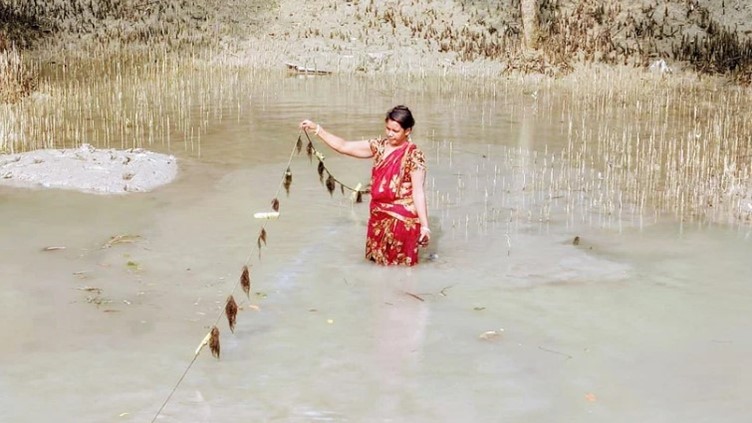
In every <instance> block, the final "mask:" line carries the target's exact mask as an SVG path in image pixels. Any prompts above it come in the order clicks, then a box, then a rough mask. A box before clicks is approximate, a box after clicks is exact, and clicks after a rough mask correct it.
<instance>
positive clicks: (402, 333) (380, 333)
mask: <svg viewBox="0 0 752 423" xmlns="http://www.w3.org/2000/svg"><path fill="white" fill-rule="evenodd" d="M389 273H392V272H389ZM393 273H397V272H393ZM400 273H401V274H399V275H395V274H393V275H390V276H391V278H389V277H386V278H384V279H383V280H382V281H380V282H383V283H379V284H378V285H377V286H374V287H373V290H374V292H373V295H372V296H373V301H374V302H375V304H374V309H375V310H376V313H375V315H374V324H375V328H374V340H373V341H374V343H375V354H376V357H375V364H376V366H377V368H376V369H374V370H375V372H376V374H377V377H378V381H377V382H378V384H379V385H378V386H379V389H378V393H379V396H378V398H374V400H375V401H376V404H378V412H379V414H380V415H381V416H382V417H383V418H384V419H385V420H387V419H390V418H395V417H397V416H400V415H401V414H402V412H401V410H402V408H403V407H404V406H403V403H404V402H408V403H411V402H415V401H416V396H417V394H418V391H419V389H420V387H419V383H418V381H417V380H416V377H417V374H418V370H419V368H418V365H419V364H420V359H421V357H422V349H423V342H424V339H425V333H426V327H427V325H428V318H429V303H427V302H426V301H425V300H422V301H421V300H420V299H419V298H422V297H420V296H418V295H417V294H416V293H417V292H420V287H419V284H418V283H417V278H416V277H415V276H414V275H413V274H412V269H407V270H406V271H405V272H400Z"/></svg>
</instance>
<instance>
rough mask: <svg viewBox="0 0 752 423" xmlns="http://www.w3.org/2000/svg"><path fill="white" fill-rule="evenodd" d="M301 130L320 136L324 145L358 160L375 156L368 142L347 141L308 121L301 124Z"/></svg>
mask: <svg viewBox="0 0 752 423" xmlns="http://www.w3.org/2000/svg"><path fill="white" fill-rule="evenodd" d="M300 129H303V130H311V131H313V134H314V135H316V136H318V137H319V138H320V139H321V141H324V143H325V144H326V145H328V146H329V147H330V148H331V149H332V150H334V151H336V152H338V153H340V154H345V155H348V156H352V157H358V158H368V157H372V156H373V153H372V152H371V148H370V146H369V143H368V141H346V140H345V139H343V138H340V137H338V136H336V135H334V134H332V133H330V132H328V131H326V130H324V128H322V127H321V125H319V124H317V123H315V122H313V121H311V120H308V119H306V120H304V121H302V122H300Z"/></svg>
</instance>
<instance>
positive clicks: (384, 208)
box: [371, 198, 418, 220]
mask: <svg viewBox="0 0 752 423" xmlns="http://www.w3.org/2000/svg"><path fill="white" fill-rule="evenodd" d="M377 213H386V214H388V215H390V216H394V217H396V218H398V219H402V220H406V219H417V218H418V213H417V211H416V210H415V204H414V203H413V200H412V198H402V199H397V200H394V201H379V200H376V199H371V214H377Z"/></svg>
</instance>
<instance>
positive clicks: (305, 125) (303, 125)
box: [298, 119, 321, 135]
mask: <svg viewBox="0 0 752 423" xmlns="http://www.w3.org/2000/svg"><path fill="white" fill-rule="evenodd" d="M298 126H299V127H300V129H303V130H312V131H314V132H315V134H316V135H318V131H319V130H320V128H321V126H319V125H318V124H317V123H316V122H313V121H311V120H308V119H306V120H304V121H302V122H300V125H298Z"/></svg>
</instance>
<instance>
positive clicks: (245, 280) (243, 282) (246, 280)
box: [240, 266, 251, 300]
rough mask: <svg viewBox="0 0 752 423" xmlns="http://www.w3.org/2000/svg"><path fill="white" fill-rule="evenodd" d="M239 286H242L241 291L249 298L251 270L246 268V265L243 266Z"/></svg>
mask: <svg viewBox="0 0 752 423" xmlns="http://www.w3.org/2000/svg"><path fill="white" fill-rule="evenodd" d="M240 286H241V287H242V288H243V292H245V295H247V296H248V299H249V300H250V299H251V272H250V271H249V270H248V266H243V273H242V274H241V275H240Z"/></svg>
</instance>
